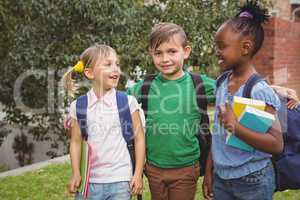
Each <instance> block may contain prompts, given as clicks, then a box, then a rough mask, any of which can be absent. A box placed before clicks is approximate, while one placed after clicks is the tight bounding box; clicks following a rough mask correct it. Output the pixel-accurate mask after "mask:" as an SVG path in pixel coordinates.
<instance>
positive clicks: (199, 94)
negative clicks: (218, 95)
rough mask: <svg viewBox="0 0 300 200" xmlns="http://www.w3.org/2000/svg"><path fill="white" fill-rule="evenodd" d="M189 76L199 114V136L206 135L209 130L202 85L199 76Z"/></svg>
mask: <svg viewBox="0 0 300 200" xmlns="http://www.w3.org/2000/svg"><path fill="white" fill-rule="evenodd" d="M190 75H191V78H192V80H193V84H194V87H195V90H196V100H197V105H198V108H199V109H200V113H201V122H200V125H201V127H200V131H201V134H204V135H208V134H210V130H209V117H208V114H207V99H206V94H205V87H204V83H203V80H202V78H201V76H200V75H199V74H194V73H190Z"/></svg>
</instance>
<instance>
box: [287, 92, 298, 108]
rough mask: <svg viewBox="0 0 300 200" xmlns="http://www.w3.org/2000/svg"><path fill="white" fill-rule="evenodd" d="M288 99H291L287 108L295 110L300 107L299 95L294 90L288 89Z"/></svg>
mask: <svg viewBox="0 0 300 200" xmlns="http://www.w3.org/2000/svg"><path fill="white" fill-rule="evenodd" d="M287 98H288V99H289V100H288V102H287V107H288V108H289V109H294V108H296V107H297V106H298V105H299V98H298V96H297V93H296V91H295V90H293V89H289V88H288V89H287Z"/></svg>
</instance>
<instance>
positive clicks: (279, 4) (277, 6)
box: [270, 0, 292, 20]
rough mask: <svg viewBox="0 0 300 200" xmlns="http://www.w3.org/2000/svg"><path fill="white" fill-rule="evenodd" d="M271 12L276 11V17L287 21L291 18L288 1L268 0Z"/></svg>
mask: <svg viewBox="0 0 300 200" xmlns="http://www.w3.org/2000/svg"><path fill="white" fill-rule="evenodd" d="M270 2H271V4H272V6H273V8H272V9H273V10H278V12H279V13H278V14H279V15H278V17H280V18H282V19H285V20H289V19H290V18H291V12H292V8H291V4H290V0H270Z"/></svg>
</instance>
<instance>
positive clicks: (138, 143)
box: [130, 110, 145, 195]
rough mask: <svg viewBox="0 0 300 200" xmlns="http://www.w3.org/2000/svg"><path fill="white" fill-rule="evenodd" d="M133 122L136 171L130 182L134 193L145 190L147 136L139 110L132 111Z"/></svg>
mask: <svg viewBox="0 0 300 200" xmlns="http://www.w3.org/2000/svg"><path fill="white" fill-rule="evenodd" d="M132 124H133V132H134V146H135V161H136V163H135V172H134V175H133V177H132V180H131V182H130V188H131V189H132V194H133V195H136V194H141V193H142V190H143V178H142V174H143V169H144V163H145V136H144V130H143V126H142V122H141V119H140V115H139V110H136V111H135V112H134V113H132Z"/></svg>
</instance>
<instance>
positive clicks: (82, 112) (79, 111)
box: [76, 95, 88, 140]
mask: <svg viewBox="0 0 300 200" xmlns="http://www.w3.org/2000/svg"><path fill="white" fill-rule="evenodd" d="M87 105H88V98H87V95H83V96H80V97H78V98H77V101H76V116H77V121H78V123H79V126H80V131H81V136H82V138H83V139H85V140H87V138H88V134H87V130H86V128H87V122H86V121H87V120H86V110H87Z"/></svg>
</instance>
